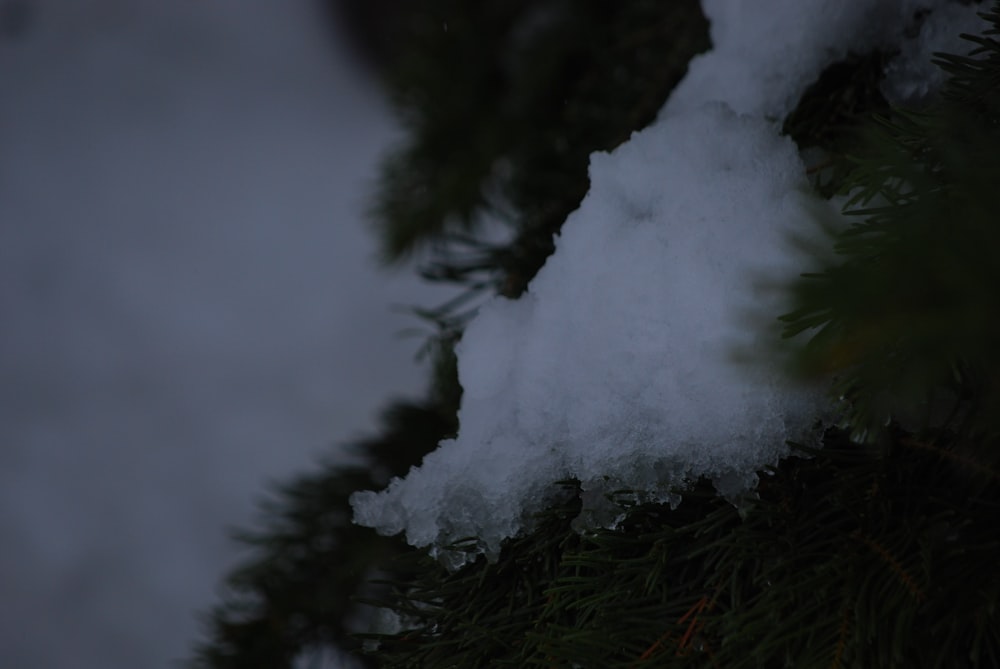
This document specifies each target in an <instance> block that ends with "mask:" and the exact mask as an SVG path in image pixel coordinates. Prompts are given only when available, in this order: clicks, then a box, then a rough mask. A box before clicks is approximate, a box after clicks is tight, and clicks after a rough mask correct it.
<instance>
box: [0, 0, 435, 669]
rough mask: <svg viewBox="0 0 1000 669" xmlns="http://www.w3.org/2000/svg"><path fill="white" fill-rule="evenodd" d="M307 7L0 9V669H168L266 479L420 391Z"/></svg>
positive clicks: (263, 0) (366, 108)
mask: <svg viewBox="0 0 1000 669" xmlns="http://www.w3.org/2000/svg"><path fill="white" fill-rule="evenodd" d="M344 43H345V40H344V39H343V36H342V33H340V34H338V32H337V29H336V26H334V25H331V22H330V20H329V16H328V15H327V14H326V13H325V12H324V10H323V8H322V7H321V6H320V4H319V1H318V0H254V1H253V2H246V1H245V0H169V1H165V0H88V1H83V2H81V1H75V0H0V667H5V668H10V669H34V668H36V667H40V668H47V667H52V668H56V667H73V668H74V669H90V668H97V667H100V668H101V669H116V668H122V669H125V668H128V669H135V668H136V667H167V666H170V663H171V661H172V660H176V659H180V658H183V657H185V656H187V655H188V653H189V651H190V647H191V643H192V642H193V640H194V639H195V638H196V637H197V635H198V634H199V627H198V623H197V620H196V617H195V614H196V612H197V611H203V610H205V609H206V608H207V607H209V606H210V605H212V604H213V603H215V601H216V598H215V593H216V591H217V587H218V584H219V583H220V580H221V578H222V577H223V575H224V572H225V571H226V569H227V567H229V566H231V565H232V564H233V562H234V560H235V559H236V557H237V556H238V553H239V551H238V547H237V546H235V545H234V544H232V543H231V542H230V541H229V540H228V539H227V535H226V529H227V528H230V527H232V526H236V525H247V524H249V523H251V522H252V520H253V518H254V517H255V506H254V504H255V501H256V500H257V499H259V498H260V497H261V495H262V494H263V492H264V490H265V485H266V483H267V482H268V481H274V480H279V479H282V478H284V477H287V476H288V475H290V474H292V473H294V472H297V471H302V470H304V469H306V468H307V467H309V466H310V465H311V464H312V463H314V462H315V460H316V458H317V457H319V456H321V455H324V454H329V453H331V452H334V449H335V448H336V445H337V444H342V443H344V442H346V441H348V440H350V439H352V438H354V437H357V436H359V435H361V434H362V433H366V432H370V430H371V429H372V428H373V427H374V425H375V415H376V412H377V410H378V409H379V408H380V407H381V406H383V405H384V404H385V403H386V401H387V400H388V399H389V398H390V397H392V396H401V395H411V396H412V395H417V394H419V393H420V392H421V391H422V389H423V386H424V380H425V379H424V377H425V374H424V372H423V370H422V369H421V368H420V367H419V366H418V365H417V363H416V362H415V361H414V359H413V355H414V352H415V351H416V350H417V348H418V345H419V341H418V340H415V339H405V338H400V337H399V336H398V333H399V331H400V330H402V329H405V328H407V327H410V326H413V325H415V324H416V322H415V321H414V320H413V319H412V318H411V317H409V316H407V315H405V314H404V313H402V312H401V311H399V310H394V309H392V306H393V305H408V304H417V303H419V304H429V303H431V304H433V303H435V302H436V301H437V300H438V299H439V298H440V297H441V294H440V293H439V292H433V291H432V289H431V288H430V287H428V286H425V285H419V284H418V282H417V280H416V279H415V278H414V275H413V273H412V272H406V271H403V272H399V273H396V274H395V275H390V274H389V273H387V272H385V271H382V270H379V269H378V267H377V265H376V263H375V261H374V254H375V240H374V237H373V236H372V235H371V234H370V232H369V231H368V230H366V229H365V228H364V225H363V222H362V216H361V211H362V208H363V206H364V204H365V197H366V195H367V194H368V192H369V185H370V184H371V180H372V179H373V178H374V167H375V161H376V159H377V157H378V155H379V153H380V152H381V151H382V150H384V149H385V148H386V146H387V145H388V143H389V142H391V140H392V138H393V135H394V132H396V131H395V129H394V127H393V124H392V121H391V119H390V117H389V114H388V111H387V110H386V108H385V106H384V102H383V101H382V99H381V98H380V97H379V96H380V93H379V90H378V89H377V86H376V84H375V83H374V82H373V81H372V80H370V79H369V78H368V76H367V75H366V74H365V73H363V72H362V71H361V70H360V69H359V68H357V66H356V65H355V63H354V61H353V60H352V59H351V58H350V56H349V55H348V53H347V52H346V50H345V47H344Z"/></svg>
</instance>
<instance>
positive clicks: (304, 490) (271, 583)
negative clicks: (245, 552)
mask: <svg viewBox="0 0 1000 669" xmlns="http://www.w3.org/2000/svg"><path fill="white" fill-rule="evenodd" d="M383 423H384V425H385V432H384V434H383V435H382V436H381V437H379V438H378V439H373V440H369V441H367V442H362V443H361V444H359V451H361V452H362V454H363V456H364V457H362V458H361V462H360V463H359V464H357V465H353V466H349V465H348V466H345V465H343V464H339V465H328V466H326V467H323V468H322V469H321V471H320V472H319V473H317V474H313V475H308V476H302V477H300V478H298V479H295V480H293V481H291V482H289V483H288V484H286V485H283V486H281V488H280V489H279V490H278V491H277V495H276V496H275V497H274V498H272V499H271V500H269V501H268V502H266V503H265V504H264V512H265V516H264V527H263V529H261V530H257V531H253V532H242V533H240V534H239V535H238V538H239V539H240V540H241V542H242V543H244V544H246V545H247V546H249V547H251V548H252V549H253V555H252V557H251V558H250V559H249V560H248V561H247V562H245V563H244V564H243V565H242V566H241V567H239V568H238V569H237V570H235V571H234V572H233V573H232V574H231V575H230V576H229V578H228V580H227V584H226V585H227V591H228V592H227V596H226V598H225V602H224V604H222V605H221V606H218V607H216V609H215V610H214V611H213V612H212V614H211V616H210V617H209V620H208V622H209V629H210V635H211V642H209V643H205V644H203V645H202V646H201V648H200V649H199V660H198V662H197V664H196V666H204V667H212V668H213V669H224V668H226V667H231V668H233V669H253V668H255V667H260V669H282V668H283V667H291V666H292V661H293V660H294V658H295V657H297V656H298V655H300V654H301V653H302V652H304V651H307V650H309V649H310V648H313V647H322V646H327V647H330V646H333V647H337V648H341V649H348V650H349V649H356V648H357V642H356V641H354V640H353V638H352V637H351V636H350V632H352V631H353V630H352V629H351V623H352V621H353V622H355V624H356V623H357V622H358V621H359V620H360V619H361V618H362V609H361V607H360V606H359V605H358V603H357V602H356V601H355V600H354V598H355V597H356V596H357V595H359V594H361V593H362V592H364V587H363V584H364V583H365V582H366V581H368V580H369V579H371V578H372V577H373V576H374V575H375V574H376V573H378V570H379V568H380V567H382V565H383V564H384V563H385V562H386V559H387V558H388V557H390V556H392V555H394V554H396V553H398V552H400V550H402V549H403V548H404V546H405V543H404V542H402V540H400V539H398V538H388V537H380V536H378V535H376V534H375V533H374V532H372V531H371V530H369V529H367V528H362V527H359V526H357V525H354V524H353V523H352V522H351V511H350V506H349V505H348V503H347V498H348V497H349V496H350V495H351V493H353V492H355V491H356V490H366V489H371V488H379V487H382V486H384V485H385V484H386V483H387V482H388V479H389V477H391V476H402V475H404V474H406V472H407V471H408V470H409V468H410V466H412V465H414V464H417V463H418V462H419V461H420V458H421V457H423V455H424V454H425V453H426V452H428V451H430V450H432V449H433V448H435V447H436V446H437V444H438V442H440V440H441V439H444V438H447V437H448V436H451V435H452V434H453V433H454V431H455V422H454V419H453V417H452V416H451V415H450V414H449V413H448V412H446V411H442V407H440V406H435V405H417V404H405V403H398V404H395V405H393V406H392V407H391V408H390V409H389V411H387V412H386V414H385V416H384V418H383ZM394 575H395V576H397V577H402V576H403V575H402V574H400V573H395V574H394Z"/></svg>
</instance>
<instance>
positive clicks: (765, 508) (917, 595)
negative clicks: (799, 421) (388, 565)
mask: <svg viewBox="0 0 1000 669" xmlns="http://www.w3.org/2000/svg"><path fill="white" fill-rule="evenodd" d="M563 485H564V486H566V487H567V490H568V493H570V494H569V495H568V496H567V499H566V501H565V503H564V504H562V505H561V506H555V507H553V508H551V509H550V510H549V511H547V512H546V513H545V514H544V515H543V516H542V517H540V518H539V520H538V525H537V527H536V529H535V530H534V531H532V532H531V533H530V534H528V535H527V536H524V537H520V538H517V539H513V540H511V541H509V542H508V544H507V545H506V546H505V548H504V550H503V551H502V553H501V555H500V557H499V559H498V561H497V562H496V563H494V564H491V563H489V562H487V561H486V560H484V559H480V560H479V561H478V562H476V563H474V564H473V565H470V566H467V567H465V568H463V569H462V570H460V571H458V572H456V573H449V572H448V571H446V570H445V569H444V568H442V567H440V566H438V565H436V564H435V563H433V562H432V561H430V560H429V559H428V558H426V557H421V556H420V554H419V553H418V554H415V555H414V557H413V558H411V559H414V560H418V561H419V560H421V559H422V560H423V561H424V565H423V571H422V572H421V573H420V578H419V579H416V580H408V581H402V582H397V583H396V584H395V592H396V597H397V599H395V600H394V602H393V604H392V605H393V607H394V608H395V609H396V610H397V611H398V612H399V613H400V614H402V615H403V616H404V619H405V620H408V621H409V624H408V625H407V627H406V629H404V630H402V631H400V632H399V633H398V634H395V635H386V636H376V637H373V638H376V639H378V640H379V642H380V643H381V650H380V652H379V654H378V657H379V659H380V660H381V661H382V663H383V664H382V666H385V667H422V668H424V669H437V668H445V667H486V666H490V667H512V668H514V667H546V668H547V667H571V666H578V667H594V668H600V669H604V668H609V669H610V668H615V667H621V668H622V669H625V668H632V667H654V666H655V667H726V668H732V667H775V668H778V667H794V668H796V669H809V668H813V667H816V668H823V669H827V668H829V667H851V666H859V667H860V666H863V667H868V668H879V667H907V668H914V669H919V668H923V667H927V668H930V667H947V668H949V669H950V668H957V667H984V668H985V667H995V666H1000V665H998V662H1000V610H998V609H997V601H998V597H1000V571H998V570H997V569H996V568H995V560H996V558H997V555H998V551H1000V538H998V537H997V535H996V532H995V523H996V518H997V512H998V511H1000V473H998V472H996V471H992V470H989V469H987V468H984V467H982V466H981V465H978V464H977V463H976V462H975V461H973V460H969V459H968V458H966V457H964V456H962V455H960V454H959V453H957V452H956V451H955V450H953V447H952V445H950V444H948V443H946V442H943V441H942V442H940V443H921V442H917V441H915V440H914V438H913V437H912V436H911V435H908V434H905V433H903V432H900V431H896V432H895V433H894V434H893V435H892V436H891V438H888V439H887V440H886V441H885V442H884V443H883V444H880V445H879V446H877V447H861V446H858V445H854V444H852V443H851V442H849V441H848V440H847V439H846V435H844V434H843V433H838V432H830V433H828V435H827V437H826V446H825V448H824V449H822V450H819V451H807V450H805V449H803V450H802V451H801V456H798V457H791V458H788V459H786V460H784V461H783V462H782V463H781V465H780V466H779V467H777V468H776V469H775V470H773V471H771V472H767V473H763V474H762V481H761V485H760V487H759V490H758V492H759V498H758V499H755V500H753V501H752V502H749V503H748V504H747V505H746V506H745V507H744V508H742V509H741V510H740V511H738V510H737V509H735V508H734V507H733V506H732V505H731V504H729V503H728V502H725V501H724V500H722V499H720V498H719V497H718V496H717V495H716V494H715V493H714V490H713V489H712V487H711V485H709V484H707V483H705V482H700V483H699V484H698V485H697V486H696V487H695V488H694V489H693V490H689V491H686V492H685V496H684V501H683V502H682V503H681V505H680V506H679V507H678V508H677V509H676V510H670V509H669V508H668V507H664V506H660V505H641V506H634V507H631V508H629V509H628V511H629V512H628V516H627V519H626V520H625V522H624V523H623V524H622V526H621V527H620V528H618V529H616V530H598V531H595V532H592V533H588V534H585V535H580V534H577V533H576V532H575V531H574V530H573V529H571V528H570V520H571V519H572V518H573V517H574V516H575V515H576V513H577V512H578V511H579V501H578V497H577V496H576V495H573V494H572V493H573V492H574V490H575V489H574V488H573V487H572V486H571V485H569V484H563ZM626 508H627V507H626Z"/></svg>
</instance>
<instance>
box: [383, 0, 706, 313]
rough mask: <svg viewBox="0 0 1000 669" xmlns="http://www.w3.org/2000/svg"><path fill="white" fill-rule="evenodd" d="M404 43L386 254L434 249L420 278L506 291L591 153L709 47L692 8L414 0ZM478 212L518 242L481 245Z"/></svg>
mask: <svg viewBox="0 0 1000 669" xmlns="http://www.w3.org/2000/svg"><path fill="white" fill-rule="evenodd" d="M400 39H401V40H402V44H403V46H402V47H401V48H400V59H399V64H398V67H397V69H396V71H395V73H394V76H393V77H392V80H391V88H392V90H393V92H394V97H395V100H396V105H397V107H398V108H399V109H400V111H401V116H402V119H403V122H404V124H405V126H406V127H407V129H408V130H409V133H410V134H409V139H408V141H407V142H406V143H405V144H404V145H403V146H402V148H400V149H399V150H398V151H397V152H395V153H394V154H393V155H392V156H391V157H390V159H389V160H388V161H387V162H386V164H385V166H384V168H383V174H382V184H381V188H380V191H379V194H378V198H377V201H378V204H377V206H376V208H375V211H374V213H375V217H376V220H377V221H378V223H379V225H380V226H381V228H382V237H383V248H384V252H385V255H386V256H387V257H388V258H392V259H394V258H398V257H401V256H404V255H406V254H409V253H410V252H411V251H413V250H415V249H418V248H421V247H430V249H431V252H432V257H431V261H430V263H429V264H428V266H427V270H426V275H427V276H429V277H431V278H435V279H441V280H446V281H458V282H464V283H466V284H467V285H470V286H473V287H477V288H479V287H485V286H486V285H490V286H491V287H494V288H496V289H499V290H501V291H502V292H504V293H505V294H507V295H510V296H516V295H519V294H520V293H521V292H522V291H523V289H524V287H525V286H526V285H527V282H528V281H529V280H530V279H531V277H532V276H534V274H535V272H536V271H537V270H538V268H539V267H541V265H542V263H543V262H544V260H545V258H547V257H548V255H549V254H550V253H551V252H552V236H553V234H555V233H556V232H557V231H558V230H559V227H560V226H561V225H562V222H563V221H564V220H565V219H566V216H567V215H568V214H569V213H570V212H571V211H572V210H573V209H575V208H576V207H577V206H578V205H579V203H580V200H581V199H582V198H583V196H584V194H585V193H586V192H587V189H588V186H589V182H588V179H587V165H588V161H589V156H590V154H591V153H592V152H594V151H596V150H607V149H611V148H614V147H615V146H617V145H618V144H620V143H621V142H622V141H624V140H625V139H627V138H628V136H629V135H630V133H631V132H633V131H635V130H638V129H640V128H642V127H643V126H644V125H646V124H648V123H649V122H650V121H652V119H653V117H654V116H655V114H656V112H657V111H659V109H660V107H661V106H662V105H663V103H664V101H665V100H666V98H667V94H668V93H669V92H670V90H671V89H672V88H673V86H674V85H675V84H676V83H677V82H678V81H679V80H680V78H681V77H682V76H683V75H684V73H685V71H686V68H687V63H688V61H689V60H690V59H691V57H692V56H693V55H694V54H696V53H698V52H700V51H703V50H705V49H706V48H707V47H708V46H709V44H708V37H707V23H706V21H705V19H704V17H703V16H702V14H701V11H700V9H699V8H698V4H697V2H695V1H694V0H683V1H678V2H655V1H653V0H639V1H637V2H627V3H622V2H609V1H600V2H588V3H575V2H569V1H568V0H547V1H545V2H538V1H537V0H531V1H529V0H510V1H507V2H474V3H470V2H460V1H458V0H438V1H436V2H424V3H414V4H413V5H412V6H411V8H410V9H409V15H408V21H407V24H406V29H405V31H404V34H403V35H402V36H401V38H400ZM485 219H492V220H494V221H500V222H502V223H505V224H507V225H509V226H510V234H511V235H512V241H510V242H509V243H506V242H505V243H502V244H496V245H489V244H483V243H481V242H477V241H476V240H475V233H476V232H477V231H478V229H479V226H480V224H481V223H482V222H483V221H484V220H485ZM466 242H470V243H469V244H467V243H466Z"/></svg>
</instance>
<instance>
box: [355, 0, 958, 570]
mask: <svg viewBox="0 0 1000 669" xmlns="http://www.w3.org/2000/svg"><path fill="white" fill-rule="evenodd" d="M937 4H939V5H947V4H948V3H944V2H943V0H939V1H938V2H937ZM703 5H704V9H705V12H706V15H707V16H708V17H709V19H710V21H711V25H712V27H711V34H712V41H713V44H714V45H715V46H714V48H713V49H712V50H711V51H709V52H707V53H705V54H703V55H701V56H699V57H697V58H695V60H694V61H693V62H692V64H691V67H690V70H689V73H688V75H687V77H686V78H685V80H684V81H682V82H681V84H680V85H679V86H678V88H677V89H676V90H675V92H674V94H673V95H672V96H671V98H670V100H669V101H668V103H667V104H666V106H665V107H664V109H663V111H662V112H661V114H660V117H659V119H658V121H657V122H656V123H654V124H653V125H652V126H650V127H649V128H647V129H645V130H643V131H641V132H638V133H635V134H634V135H633V136H632V138H631V139H630V140H629V141H628V142H626V143H624V144H623V145H621V146H620V147H618V148H617V149H616V150H614V151H612V152H611V153H595V154H594V155H593V156H592V158H591V166H590V179H591V189H590V192H589V193H588V195H587V196H586V198H585V199H584V200H583V202H582V204H581V206H580V208H579V209H578V210H577V211H576V212H574V213H573V214H571V215H570V216H569V218H568V219H567V221H566V223H565V225H564V226H563V228H562V232H561V235H560V236H559V238H558V239H557V243H556V250H555V253H554V254H553V255H552V257H551V258H549V260H548V262H547V263H546V265H545V266H544V267H543V268H542V269H541V271H540V272H539V273H538V275H537V276H536V277H535V279H534V280H533V281H532V283H531V285H530V287H529V290H528V292H527V294H525V295H524V296H522V297H521V298H519V299H517V300H509V299H505V298H502V297H498V298H495V299H493V300H492V301H491V302H489V303H487V304H486V305H484V306H483V307H482V308H481V309H480V312H479V314H478V315H477V316H476V318H475V319H474V320H473V321H472V322H471V323H470V325H469V327H468V329H467V330H466V332H465V334H464V336H463V338H462V341H461V343H460V345H459V348H458V351H457V352H458V361H459V380H460V382H461V384H462V387H463V389H464V395H463V398H462V407H461V410H460V412H459V422H460V430H459V434H458V436H457V438H456V439H453V440H447V441H444V442H442V443H441V445H440V447H439V448H438V449H437V450H436V451H434V452H433V453H431V454H429V455H428V456H427V457H426V458H425V459H424V462H423V463H422V464H421V465H420V466H419V467H415V468H413V470H411V471H410V473H409V474H408V475H407V476H406V477H405V478H403V479H394V480H393V481H392V482H391V483H390V485H389V486H388V488H387V489H386V490H384V491H382V492H379V493H375V492H370V491H368V492H360V493H356V494H355V495H354V496H353V497H352V504H353V507H354V512H355V522H357V523H359V524H361V525H366V526H370V527H374V528H376V529H377V530H378V531H379V532H381V533H383V534H396V533H399V532H405V533H406V538H407V540H408V541H409V542H410V543H411V544H413V545H414V546H429V547H431V551H432V553H435V554H438V555H440V556H441V557H444V558H448V559H451V560H452V562H451V564H452V566H456V567H457V566H460V565H461V564H462V562H463V561H464V560H465V559H466V556H465V554H462V555H454V554H450V553H449V552H448V551H443V550H442V547H443V546H445V545H447V544H448V543H450V542H453V541H455V540H458V539H460V538H464V537H469V536H475V537H477V538H478V539H479V542H480V546H481V549H482V550H483V551H485V552H486V554H487V555H490V556H493V555H496V554H497V552H498V551H499V548H500V545H501V542H502V541H503V540H504V539H506V538H508V537H511V536H514V535H516V534H517V533H518V532H520V531H522V530H523V529H524V528H525V526H526V519H527V518H529V517H530V514H532V513H534V512H537V511H540V510H541V509H542V508H544V506H545V504H546V502H547V500H549V499H551V493H552V492H553V486H552V483H553V482H554V481H558V480H560V479H566V478H570V477H573V478H576V479H578V480H580V481H581V482H582V485H583V487H584V490H585V491H586V495H585V498H586V499H599V498H600V497H601V496H602V493H604V492H607V491H611V490H616V489H621V488H629V489H633V490H637V491H645V492H646V493H647V496H646V499H654V500H662V501H672V502H673V501H676V500H674V499H672V498H671V496H670V493H669V488H670V487H671V486H682V485H684V484H685V483H686V482H689V481H690V480H692V479H694V478H697V477H699V476H707V477H710V478H712V479H713V480H714V481H715V483H716V486H717V488H718V489H719V490H720V492H722V493H723V494H726V495H728V496H733V497H735V496H738V495H740V494H741V493H745V492H746V491H748V490H750V489H752V487H753V486H754V485H755V484H756V481H757V478H756V474H755V472H756V471H757V470H759V469H760V468H761V467H763V466H765V465H767V464H770V463H774V462H776V461H777V460H778V459H779V458H780V457H781V456H782V455H784V454H785V453H786V446H785V442H786V440H788V439H795V438H801V437H802V436H803V435H805V434H806V433H807V432H808V429H809V427H810V425H811V424H812V422H813V421H814V420H815V418H816V416H817V415H818V413H819V412H820V411H821V405H822V401H821V399H822V393H821V392H819V391H817V390H815V389H802V388H799V387H793V386H791V385H790V384H789V382H788V380H787V379H786V378H785V377H784V376H783V375H781V374H780V373H779V372H778V371H777V370H773V369H769V368H768V367H766V366H763V365H753V364H745V363H737V362H735V361H734V356H733V352H734V351H753V350H764V349H765V348H766V347H767V346H768V343H767V342H768V341H769V340H770V339H771V338H772V337H774V336H775V333H774V331H772V330H768V329H767V328H751V327H748V323H749V322H750V321H751V319H749V318H748V314H754V313H758V314H759V313H767V314H770V316H771V318H773V317H775V316H777V315H778V314H780V313H781V305H780V304H778V303H776V302H775V303H772V302H774V297H773V296H768V295H762V294H761V293H760V291H755V290H754V289H753V285H754V284H755V282H759V281H764V280H770V281H774V280H787V279H791V278H792V277H794V276H796V275H797V274H798V273H799V272H800V271H802V268H801V267H798V266H797V265H796V261H797V256H796V254H794V253H792V252H790V250H789V244H788V239H789V236H790V234H791V233H792V232H793V231H795V230H798V231H799V232H801V231H802V228H803V224H804V222H805V221H806V220H808V215H807V214H806V213H805V210H804V209H805V208H804V206H803V202H802V200H803V198H804V197H806V196H805V195H804V193H806V192H808V190H809V186H808V183H807V180H806V177H805V166H804V165H803V163H802V161H801V159H800V157H799V155H798V152H797V150H796V147H795V145H794V143H793V142H792V141H791V140H790V139H788V138H787V137H782V136H781V135H780V131H781V122H782V120H783V119H784V117H785V116H786V115H787V114H788V113H789V112H790V111H791V110H792V109H794V107H795V105H796V103H797V101H798V99H799V97H800V96H801V95H802V93H803V92H804V91H805V90H806V88H807V87H808V86H809V85H810V84H811V83H812V82H813V81H814V80H815V79H816V78H817V77H818V76H819V74H820V73H821V72H822V70H823V69H824V68H825V67H826V66H828V65H830V64H832V63H835V62H837V61H838V60H840V59H842V58H844V57H845V56H846V55H847V54H848V52H852V51H853V52H856V53H864V52H866V51H870V50H872V49H875V48H882V49H891V48H894V47H897V46H899V45H900V44H902V43H903V42H904V41H905V32H906V29H907V26H910V31H911V32H913V30H912V25H913V21H914V18H913V17H914V15H915V12H916V11H917V10H918V9H921V10H923V9H927V8H928V7H929V5H928V3H917V2H914V1H913V0H894V1H888V0H852V1H851V2H837V3H830V2H821V1H819V0H808V1H806V0H771V1H769V2H764V3H761V2H759V1H754V2H751V1H749V0H704V3H703ZM948 11H949V12H950V13H954V12H955V10H953V9H949V10H948ZM932 13H933V12H932ZM968 13H971V12H968ZM949 16H951V14H949ZM923 43H924V42H919V44H923ZM907 48H909V49H911V50H919V46H916V47H915V46H912V45H911V46H908V47H907ZM924 56H925V57H926V56H927V54H924ZM907 62H910V61H907ZM904 69H905V68H904ZM909 71H910V70H909V69H907V72H909ZM900 85H911V84H908V83H906V82H902V83H901V84H900ZM769 300H771V301H770V302H769ZM612 520H613V519H612Z"/></svg>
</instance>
